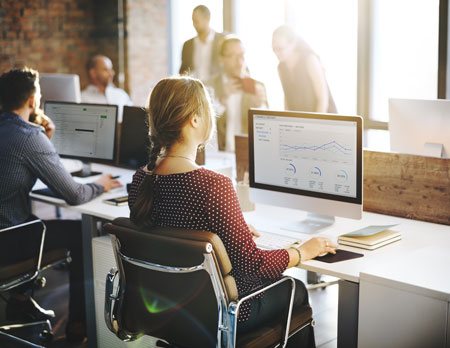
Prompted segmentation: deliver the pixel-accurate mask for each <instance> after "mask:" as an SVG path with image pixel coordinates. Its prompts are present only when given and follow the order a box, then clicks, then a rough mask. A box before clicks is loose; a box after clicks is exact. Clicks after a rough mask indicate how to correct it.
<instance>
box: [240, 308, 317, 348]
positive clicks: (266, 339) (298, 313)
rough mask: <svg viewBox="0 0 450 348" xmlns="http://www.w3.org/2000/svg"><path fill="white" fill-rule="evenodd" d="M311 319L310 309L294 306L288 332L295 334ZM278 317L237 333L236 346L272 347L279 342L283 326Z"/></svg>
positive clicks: (244, 347) (250, 347)
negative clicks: (252, 328)
mask: <svg viewBox="0 0 450 348" xmlns="http://www.w3.org/2000/svg"><path fill="white" fill-rule="evenodd" d="M311 318H312V309H311V307H309V306H294V308H293V309H292V317H291V325H290V329H289V332H290V333H292V332H295V331H297V330H298V329H299V328H300V327H302V326H303V325H305V324H306V323H307V322H308V321H309V320H311ZM284 323H285V321H283V323H281V322H280V318H279V317H274V318H273V320H271V321H268V322H267V323H265V324H263V325H261V326H259V327H258V328H257V329H255V330H253V331H249V332H246V333H244V334H240V333H239V331H238V333H237V342H236V346H237V347H239V348H262V347H272V346H275V345H276V344H277V343H279V342H280V339H281V333H282V332H283V330H284V325H283V324H284Z"/></svg>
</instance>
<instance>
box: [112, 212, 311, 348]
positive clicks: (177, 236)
mask: <svg viewBox="0 0 450 348" xmlns="http://www.w3.org/2000/svg"><path fill="white" fill-rule="evenodd" d="M105 231H106V232H108V233H110V234H111V235H112V236H111V237H112V242H113V248H114V254H115V258H116V262H117V269H116V268H113V269H111V271H110V272H109V273H108V275H107V278H106V287H105V310H104V315H105V321H106V325H107V327H108V328H109V330H110V331H112V332H113V333H115V334H116V336H117V337H119V338H120V339H121V340H122V341H133V340H136V339H138V338H139V337H141V336H142V335H149V336H153V337H157V338H159V339H163V340H165V341H166V342H168V345H167V346H168V347H229V348H232V347H258V348H259V347H284V346H285V344H286V342H287V340H288V338H289V337H290V336H292V335H293V334H295V333H297V332H298V331H300V330H301V329H303V328H305V327H307V326H308V325H314V321H313V319H312V310H311V307H309V306H293V298H294V291H295V282H294V280H293V279H292V278H291V277H283V278H281V279H280V280H278V281H277V282H275V283H273V284H269V285H267V286H264V287H262V288H261V289H258V290H257V291H255V292H253V293H251V294H247V295H246V296H244V297H242V298H238V292H237V287H236V282H235V280H234V278H233V277H232V276H231V275H230V274H229V273H230V271H231V262H230V260H229V258H228V255H227V253H226V250H225V247H224V245H223V244H222V241H221V240H220V238H219V237H218V236H217V235H216V234H214V233H211V232H206V231H197V230H186V229H176V228H151V229H138V228H137V227H136V226H135V225H133V224H132V223H131V222H130V220H129V219H126V218H117V219H115V220H114V221H113V223H109V224H107V225H105ZM116 277H117V278H118V280H117V281H116ZM283 282H289V283H290V284H291V291H290V294H286V295H287V296H286V298H287V299H289V307H288V311H287V313H286V315H285V316H282V317H277V318H274V319H273V320H272V321H271V322H269V323H266V324H265V325H264V326H262V327H259V328H257V329H255V330H253V331H250V332H247V333H245V334H240V335H237V317H238V314H239V307H240V305H241V304H242V302H243V301H245V300H247V299H249V298H251V297H253V296H255V295H257V294H259V293H261V292H262V291H267V290H268V289H270V288H271V287H274V286H278V285H280V284H281V283H283ZM115 285H116V289H115V290H114V287H115ZM288 295H289V296H288ZM287 328H289V330H287Z"/></svg>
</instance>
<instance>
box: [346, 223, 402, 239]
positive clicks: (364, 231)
mask: <svg viewBox="0 0 450 348" xmlns="http://www.w3.org/2000/svg"><path fill="white" fill-rule="evenodd" d="M397 225H398V224H394V225H371V226H367V227H364V228H361V229H359V230H356V231H353V232H350V233H346V234H345V235H344V236H346V237H350V236H351V237H361V236H371V235H372V234H375V233H378V232H381V231H384V230H388V229H390V228H391V227H394V226H397Z"/></svg>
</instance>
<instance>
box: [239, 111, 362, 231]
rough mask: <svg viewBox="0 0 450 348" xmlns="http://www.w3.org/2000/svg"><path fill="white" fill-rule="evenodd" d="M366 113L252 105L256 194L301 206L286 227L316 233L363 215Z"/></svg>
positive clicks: (251, 159) (252, 176) (261, 199)
mask: <svg viewBox="0 0 450 348" xmlns="http://www.w3.org/2000/svg"><path fill="white" fill-rule="evenodd" d="M362 129H363V128H362V118H361V117H359V116H341V115H333V114H319V113H306V112H290V111H271V110H258V109H250V110H249V133H248V134H249V174H250V199H251V201H253V202H257V203H258V202H259V203H265V204H271V205H277V206H281V207H287V208H294V209H300V210H304V211H306V212H308V215H307V217H306V219H305V220H303V221H300V219H299V220H298V221H293V222H290V223H286V224H285V225H284V226H281V227H282V228H283V229H288V230H293V231H298V232H302V233H314V232H317V231H319V230H320V229H322V228H325V227H327V226H330V225H331V224H333V223H334V216H341V217H347V218H353V219H360V218H361V216H362Z"/></svg>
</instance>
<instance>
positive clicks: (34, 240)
mask: <svg viewBox="0 0 450 348" xmlns="http://www.w3.org/2000/svg"><path fill="white" fill-rule="evenodd" d="M44 238H45V224H44V223H43V222H42V221H41V220H39V219H37V220H33V221H30V222H26V223H23V224H20V225H16V226H12V227H8V228H4V229H1V230H0V291H6V290H9V289H12V288H14V287H16V286H19V285H21V284H23V283H25V282H28V281H30V280H32V279H33V278H35V277H36V276H37V275H38V272H39V269H40V265H41V258H42V249H43V246H44ZM19 251H20V252H19Z"/></svg>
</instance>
